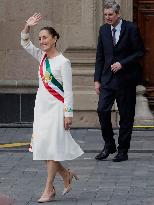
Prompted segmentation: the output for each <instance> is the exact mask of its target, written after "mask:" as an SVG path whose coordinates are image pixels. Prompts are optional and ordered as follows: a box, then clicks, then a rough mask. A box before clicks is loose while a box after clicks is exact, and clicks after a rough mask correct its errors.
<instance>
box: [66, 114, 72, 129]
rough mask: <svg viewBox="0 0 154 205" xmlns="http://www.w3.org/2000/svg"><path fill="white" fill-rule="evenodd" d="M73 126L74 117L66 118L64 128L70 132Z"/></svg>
mask: <svg viewBox="0 0 154 205" xmlns="http://www.w3.org/2000/svg"><path fill="white" fill-rule="evenodd" d="M71 125H72V117H64V128H65V130H69V129H70V127H71Z"/></svg>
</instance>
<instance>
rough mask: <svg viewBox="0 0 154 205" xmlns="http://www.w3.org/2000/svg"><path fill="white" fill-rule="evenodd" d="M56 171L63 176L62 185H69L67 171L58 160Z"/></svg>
mask: <svg viewBox="0 0 154 205" xmlns="http://www.w3.org/2000/svg"><path fill="white" fill-rule="evenodd" d="M58 172H59V174H60V176H61V177H62V178H63V181H64V187H67V186H68V185H69V171H68V170H67V169H66V168H65V167H64V166H63V165H62V164H61V163H60V162H58Z"/></svg>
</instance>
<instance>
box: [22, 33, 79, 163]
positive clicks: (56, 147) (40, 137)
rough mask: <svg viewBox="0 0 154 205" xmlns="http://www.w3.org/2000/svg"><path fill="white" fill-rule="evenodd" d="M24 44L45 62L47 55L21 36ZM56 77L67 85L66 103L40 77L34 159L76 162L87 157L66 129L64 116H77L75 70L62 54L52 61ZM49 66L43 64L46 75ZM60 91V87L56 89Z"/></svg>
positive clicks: (36, 105) (25, 35)
mask: <svg viewBox="0 0 154 205" xmlns="http://www.w3.org/2000/svg"><path fill="white" fill-rule="evenodd" d="M21 45H22V46H23V48H24V49H25V50H26V51H27V52H28V53H30V54H31V55H32V56H33V57H34V58H35V59H37V60H38V61H39V63H40V62H41V60H42V58H43V56H44V53H43V52H42V51H41V50H40V49H39V48H36V47H35V46H34V45H33V44H32V42H31V41H30V40H29V34H24V33H21ZM48 60H49V64H50V67H51V70H52V74H53V76H54V77H55V78H56V80H57V81H58V82H59V83H61V84H62V85H63V89H64V92H63V97H64V103H63V102H62V101H60V100H58V99H57V98H56V97H54V96H53V95H52V94H51V93H49V91H48V90H47V89H46V88H45V86H44V84H43V82H42V78H41V76H40V74H39V88H38V91H37V95H36V100H35V108H34V123H33V137H32V152H33V159H34V160H54V161H64V160H72V159H75V158H77V157H79V156H81V155H82V154H83V151H82V149H81V148H80V146H79V145H78V144H77V143H76V142H75V141H74V139H73V138H72V136H71V134H70V131H69V130H65V129H64V117H73V93H72V71H71V65H70V61H69V60H68V59H67V58H65V57H64V56H63V55H62V54H61V53H60V54H59V55H58V56H56V57H54V58H52V59H48ZM44 71H45V63H44V64H43V73H44ZM55 89H56V88H55Z"/></svg>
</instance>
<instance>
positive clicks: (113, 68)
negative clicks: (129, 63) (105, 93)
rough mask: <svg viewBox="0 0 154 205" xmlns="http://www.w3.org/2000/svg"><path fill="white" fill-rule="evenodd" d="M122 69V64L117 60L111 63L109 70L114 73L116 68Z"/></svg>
mask: <svg viewBox="0 0 154 205" xmlns="http://www.w3.org/2000/svg"><path fill="white" fill-rule="evenodd" d="M121 69H122V65H121V64H120V63H119V62H116V63H113V64H112V65H111V71H112V72H114V73H116V72H117V71H118V70H121Z"/></svg>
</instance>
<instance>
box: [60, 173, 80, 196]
mask: <svg viewBox="0 0 154 205" xmlns="http://www.w3.org/2000/svg"><path fill="white" fill-rule="evenodd" d="M68 172H69V185H68V186H67V187H65V188H64V190H63V192H62V195H63V196H64V195H65V194H67V193H68V192H70V191H71V189H72V180H73V178H74V179H76V180H79V177H78V176H77V175H76V174H75V173H74V172H71V171H70V170H69V169H68Z"/></svg>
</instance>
